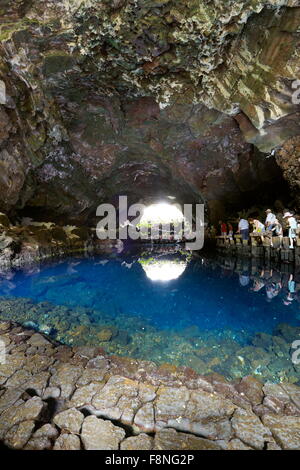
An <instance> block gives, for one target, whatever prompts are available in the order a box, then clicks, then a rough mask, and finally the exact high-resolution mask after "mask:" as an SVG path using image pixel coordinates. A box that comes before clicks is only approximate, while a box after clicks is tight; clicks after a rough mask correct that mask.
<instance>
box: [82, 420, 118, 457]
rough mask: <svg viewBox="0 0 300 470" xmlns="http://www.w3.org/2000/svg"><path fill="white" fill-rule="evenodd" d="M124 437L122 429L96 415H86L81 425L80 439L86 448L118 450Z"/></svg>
mask: <svg viewBox="0 0 300 470" xmlns="http://www.w3.org/2000/svg"><path fill="white" fill-rule="evenodd" d="M124 437H125V431H124V429H121V428H119V427H118V426H115V425H114V424H112V422H111V421H104V420H103V419H99V418H96V416H88V417H87V418H85V420H84V422H83V425H82V431H81V440H82V442H83V446H84V448H85V449H86V450H118V449H119V444H120V442H121V441H122V440H123V439H124Z"/></svg>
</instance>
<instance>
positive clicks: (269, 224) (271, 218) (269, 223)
mask: <svg viewBox="0 0 300 470" xmlns="http://www.w3.org/2000/svg"><path fill="white" fill-rule="evenodd" d="M266 214H267V218H266V220H265V227H266V229H267V230H272V228H273V227H274V224H275V220H276V215H275V214H273V213H272V211H271V209H267V210H266Z"/></svg>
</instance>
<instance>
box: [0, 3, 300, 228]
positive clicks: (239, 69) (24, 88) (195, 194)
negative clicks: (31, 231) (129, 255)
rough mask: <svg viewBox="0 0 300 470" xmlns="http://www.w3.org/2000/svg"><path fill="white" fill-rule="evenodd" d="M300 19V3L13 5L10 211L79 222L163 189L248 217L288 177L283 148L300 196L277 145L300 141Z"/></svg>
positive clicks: (6, 129)
mask: <svg viewBox="0 0 300 470" xmlns="http://www.w3.org/2000/svg"><path fill="white" fill-rule="evenodd" d="M299 15H300V8H299V5H298V1H297V0H243V1H239V2H236V1H233V0H230V1H228V0H220V1H218V2H205V1H202V0H201V1H198V0H197V1H196V0H189V1H187V2H182V1H180V0H163V1H145V0H138V1H136V0H126V1H124V2H117V3H113V4H112V3H111V2H107V1H102V2H90V1H88V2H86V1H84V2H81V1H76V2H69V1H67V0H61V1H59V2H53V1H47V2H46V3H45V2H41V1H40V0H33V1H32V2H22V3H21V6H19V3H16V2H14V1H12V0H8V1H6V4H5V10H3V11H1V16H2V22H1V30H0V42H1V45H0V84H1V86H0V102H1V104H0V124H1V125H0V129H1V131H0V145H1V147H0V169H1V172H0V173H1V177H0V209H1V210H4V211H9V212H11V213H12V214H13V213H14V209H16V210H18V209H21V208H23V207H24V206H25V208H26V210H27V212H28V211H31V212H36V213H37V214H38V215H39V216H40V217H45V216H47V215H49V214H51V215H52V216H53V215H55V217H56V219H57V220H58V221H62V220H63V219H65V217H66V216H67V217H68V219H69V220H72V221H82V220H86V219H87V218H89V217H90V218H91V216H92V215H94V214H95V207H96V206H97V205H98V203H99V202H102V201H104V200H105V201H107V200H112V201H114V200H115V197H116V196H117V195H119V194H121V193H123V194H128V195H129V197H130V198H131V199H132V200H133V201H134V202H137V201H138V200H140V199H146V200H149V199H151V198H153V197H159V196H160V195H161V192H162V190H163V193H164V195H167V194H175V195H176V196H177V197H178V200H179V201H182V200H184V201H185V202H194V200H197V201H198V200H203V199H204V200H205V201H207V202H208V205H209V207H210V209H211V210H212V211H213V212H215V211H217V209H218V208H219V204H220V201H223V203H225V205H228V204H229V205H230V204H233V205H234V206H235V207H242V205H243V204H245V203H246V200H247V195H249V194H248V193H249V191H250V192H251V191H252V195H251V197H252V198H255V195H257V192H258V191H259V189H260V188H262V187H264V188H266V186H263V185H266V184H270V187H272V183H273V185H274V184H275V182H276V179H277V178H278V177H279V174H278V167H277V166H276V163H275V157H274V156H272V157H270V158H268V159H266V158H265V157H266V154H268V156H270V155H269V152H270V151H271V150H272V149H275V148H278V149H279V153H278V158H277V161H278V163H279V165H280V166H281V167H282V168H283V170H284V174H285V176H286V178H287V180H288V181H289V183H290V184H291V185H292V187H293V188H295V189H297V188H298V183H297V178H298V177H297V174H299V173H296V175H295V174H292V173H291V172H290V171H289V168H286V160H285V159H284V157H281V153H280V152H281V150H280V148H281V146H282V145H284V147H283V148H284V149H285V150H284V152H285V153H284V155H286V152H287V153H288V154H290V152H291V150H290V144H286V142H294V140H293V139H294V138H297V137H296V136H299V134H300V131H299V105H297V100H296V101H295V100H292V96H293V94H294V93H296V92H297V90H295V89H293V88H292V84H293V83H294V81H295V80H296V79H299V75H300V71H299V30H298V29H297V28H298V25H299ZM40 18H43V21H42V22H41V20H40ZM293 101H294V103H293ZM291 139H292V140H291ZM285 145H287V147H285ZM261 152H264V153H261ZM291 159H293V161H294V162H295V165H296V166H298V163H297V159H296V160H294V150H292V155H291ZM297 171H298V170H297ZM133 183H134V184H133ZM221 209H222V208H219V211H221Z"/></svg>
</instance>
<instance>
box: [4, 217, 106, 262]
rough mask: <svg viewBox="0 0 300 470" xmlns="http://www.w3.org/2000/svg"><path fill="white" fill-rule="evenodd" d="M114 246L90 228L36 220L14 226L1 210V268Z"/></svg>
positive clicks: (98, 250) (96, 251) (93, 251)
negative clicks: (101, 238)
mask: <svg viewBox="0 0 300 470" xmlns="http://www.w3.org/2000/svg"><path fill="white" fill-rule="evenodd" d="M114 245H115V243H114V241H111V240H99V239H98V238H97V236H96V231H95V230H93V229H91V228H89V227H77V226H73V225H65V226H61V225H57V224H55V223H53V222H35V221H33V220H31V219H28V220H27V221H26V223H25V224H22V225H12V224H11V222H10V221H9V219H8V217H7V216H6V215H5V214H3V213H0V268H12V267H20V266H25V265H28V264H32V263H36V262H38V261H42V260H45V259H48V258H61V257H64V256H67V255H70V254H74V253H89V254H91V253H98V252H103V251H105V250H106V249H110V248H111V247H113V246H114Z"/></svg>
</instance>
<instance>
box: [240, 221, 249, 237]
mask: <svg viewBox="0 0 300 470" xmlns="http://www.w3.org/2000/svg"><path fill="white" fill-rule="evenodd" d="M237 233H239V234H240V235H241V237H242V240H249V222H248V220H246V219H240V220H239V225H238V230H237Z"/></svg>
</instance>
